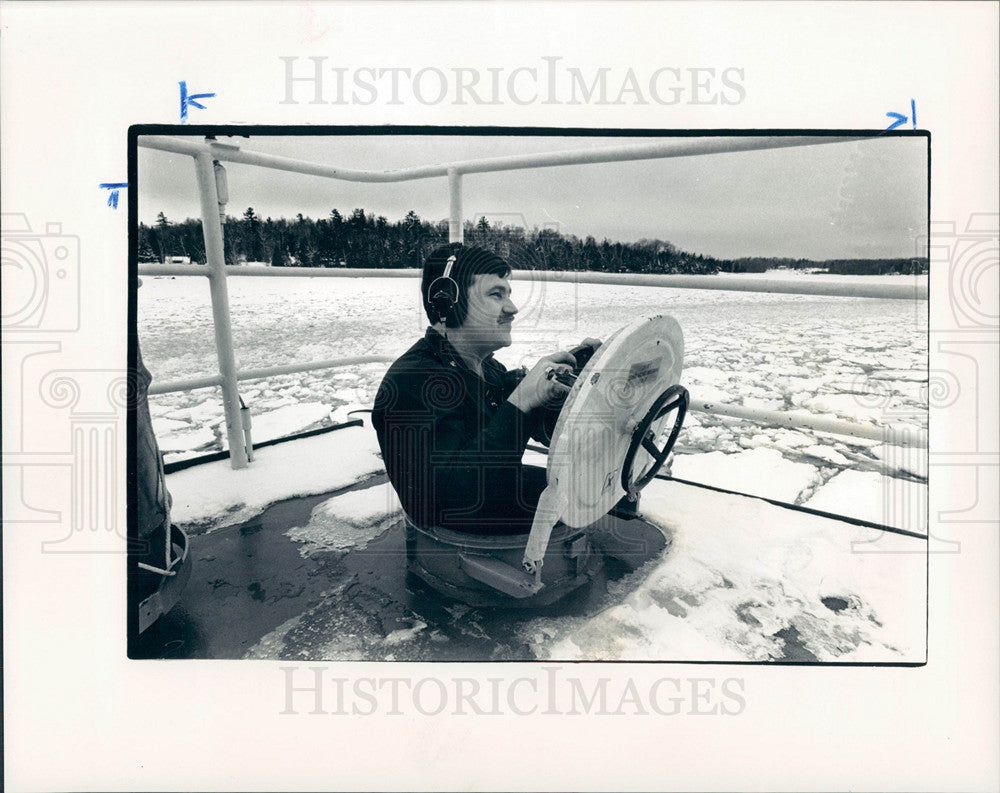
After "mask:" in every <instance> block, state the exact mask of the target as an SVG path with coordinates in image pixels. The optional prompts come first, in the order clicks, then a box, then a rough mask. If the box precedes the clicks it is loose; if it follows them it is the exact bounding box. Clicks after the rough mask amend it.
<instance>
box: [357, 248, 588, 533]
mask: <svg viewBox="0 0 1000 793" xmlns="http://www.w3.org/2000/svg"><path fill="white" fill-rule="evenodd" d="M509 277H510V267H509V266H508V264H507V263H506V262H505V261H504V260H503V259H501V258H500V257H499V256H496V255H495V254H493V253H491V252H489V251H486V250H483V249H482V248H474V247H464V246H462V245H459V244H452V245H448V246H445V247H442V248H438V249H437V250H435V251H434V252H433V253H431V255H430V256H429V257H428V258H427V261H426V262H425V263H424V270H423V278H422V280H421V295H422V297H423V304H424V310H425V311H426V313H427V316H428V318H429V319H430V321H431V326H430V327H429V328H428V329H427V332H426V333H425V334H424V337H423V338H422V339H420V340H419V341H418V342H417V343H416V344H414V345H413V346H412V347H411V348H410V349H409V350H407V351H406V353H404V354H403V356H402V357H401V358H399V360H397V361H396V362H395V363H394V364H393V365H392V366H391V367H390V368H389V371H388V372H387V373H386V375H385V378H384V379H383V380H382V384H381V386H380V387H379V390H378V394H377V395H376V397H375V407H374V410H373V412H372V423H373V425H374V427H375V431H376V433H377V434H378V442H379V446H380V448H381V449H382V457H383V459H384V460H385V467H386V471H387V472H388V474H389V480H390V481H391V482H392V485H393V487H394V488H395V489H396V492H397V494H398V495H399V498H400V501H401V502H402V505H403V509H404V510H405V511H406V513H407V515H409V516H410V518H411V519H412V520H413V521H414V522H415V523H417V524H418V525H422V526H440V527H443V528H448V529H452V530H455V531H465V532H474V533H479V534H523V533H527V532H528V531H529V530H530V528H531V521H532V517H533V515H534V511H535V507H536V506H537V503H538V497H539V495H540V493H541V492H542V490H543V489H544V488H545V471H544V469H541V468H532V467H525V466H523V465H522V463H521V457H522V455H523V454H524V450H525V446H526V445H527V442H528V437H529V436H533V437H535V438H536V439H538V440H541V441H543V442H547V441H548V439H549V438H548V434H547V433H551V430H552V428H553V426H554V423H555V418H556V417H557V416H558V410H559V406H560V402H561V400H562V399H564V398H565V396H566V394H567V393H568V391H569V387H568V386H566V385H563V384H562V383H560V382H558V381H557V380H554V379H551V378H549V377H547V373H548V371H549V370H551V369H553V368H554V369H557V370H558V369H563V370H571V369H572V367H573V365H574V364H575V361H574V358H573V356H572V355H571V354H570V353H568V352H556V353H554V354H552V355H548V356H546V357H544V358H542V359H541V360H539V361H538V363H537V364H536V365H535V366H534V368H532V369H531V370H530V371H525V370H523V369H521V370H516V371H512V372H508V371H507V369H506V368H505V367H504V366H503V365H502V364H500V363H499V362H498V361H496V360H495V359H494V358H493V354H492V353H493V352H494V350H499V349H500V348H501V347H507V346H509V345H510V344H511V323H512V322H513V320H514V315H515V314H516V313H517V306H515V305H514V304H513V303H512V302H511V297H510V292H511V290H510V282H509ZM588 342H592V343H593V344H595V345H596V344H599V342H596V341H592V340H588Z"/></svg>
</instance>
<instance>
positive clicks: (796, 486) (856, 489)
mask: <svg viewBox="0 0 1000 793" xmlns="http://www.w3.org/2000/svg"><path fill="white" fill-rule="evenodd" d="M776 275H777V276H779V277H787V278H801V279H811V278H821V279H824V280H826V279H837V280H853V279H851V278H850V277H843V276H824V275H805V274H798V273H792V272H788V273H768V274H766V276H755V275H746V276H743V277H745V278H747V279H753V278H760V277H767V278H773V277H775V276H776ZM708 277H710V276H708ZM856 279H860V280H862V281H863V282H867V283H874V282H877V281H887V282H891V283H911V282H912V280H913V279H911V278H909V277H903V276H858V277H856ZM143 281H144V285H143V287H142V288H141V289H140V290H139V338H140V344H141V346H142V353H143V357H144V360H145V362H146V365H147V367H148V368H149V369H150V371H151V372H152V374H153V377H154V382H164V381H169V380H175V379H177V378H181V377H191V376H197V375H210V374H213V373H215V372H216V371H217V370H216V358H215V351H214V340H213V333H212V314H211V306H210V301H209V290H208V284H207V281H206V279H204V278H166V277H157V278H149V277H147V278H144V279H143ZM417 290H418V282H417V280H416V279H410V278H363V279H362V278H297V277H296V278H230V279H229V294H230V303H231V314H232V325H233V335H234V340H235V348H236V358H237V362H238V366H239V367H240V368H241V369H248V368H256V367H262V366H268V365H276V364H285V363H293V362H309V361H316V360H322V359H328V358H336V357H342V356H353V355H371V354H376V355H389V356H396V355H398V354H400V353H402V352H403V351H404V350H406V349H407V348H408V347H409V346H410V345H411V344H412V343H413V341H414V340H416V338H418V337H419V336H420V335H422V333H423V331H424V328H425V327H426V324H427V323H426V318H425V317H424V315H423V313H422V311H421V310H420V303H419V297H418V293H417ZM513 300H514V302H515V303H516V304H517V305H518V306H519V308H520V313H519V314H518V317H517V320H516V321H515V324H514V339H515V343H514V345H513V346H512V347H509V348H507V349H504V350H501V351H500V352H499V353H498V354H497V358H498V359H499V360H501V361H502V362H503V363H504V364H506V365H507V366H508V367H512V366H519V365H521V364H522V363H524V364H531V363H533V362H534V360H535V359H536V358H537V357H538V356H540V355H542V354H545V353H547V352H550V351H552V350H554V349H556V348H566V347H569V346H572V345H574V344H576V343H578V342H579V341H580V340H581V339H582V338H583V337H585V336H597V337H599V338H606V337H607V336H608V335H609V334H610V333H612V332H613V331H615V330H617V329H618V328H619V327H621V326H623V325H625V324H627V323H628V322H631V321H632V320H634V319H635V318H637V317H640V316H644V315H653V314H670V315H672V316H674V317H675V318H676V319H677V320H678V321H679V322H680V324H681V327H682V328H683V329H684V337H685V358H684V373H683V375H682V380H681V382H682V383H683V384H684V385H685V386H687V387H688V389H689V390H690V391H691V394H692V396H693V397H695V398H699V399H705V400H712V401H719V402H728V403H734V404H741V405H745V406H750V407H757V408H763V409H767V410H795V411H805V412H808V413H812V414H816V415H824V416H832V417H837V418H841V419H847V420H855V421H862V422H876V423H883V422H889V423H892V424H901V425H906V426H910V427H914V428H925V427H926V420H927V334H926V328H927V303H926V301H925V302H912V301H906V300H880V299H863V298H830V297H819V296H807V295H771V294H762V293H745V292H722V291H710V290H691V289H663V288H649V287H628V286H598V285H589V284H581V285H578V284H573V283H531V282H523V281H521V282H518V281H515V282H514V293H513ZM384 370H385V365H384V364H372V365H364V366H351V367H345V368H342V369H333V370H324V371H317V372H308V373H303V374H296V375H285V376H280V377H275V378H272V379H269V380H259V381H248V382H244V383H242V384H241V386H242V387H241V395H242V397H243V399H244V400H245V402H246V404H247V405H248V406H249V408H250V410H251V413H252V415H253V417H254V431H253V434H254V439H255V440H256V441H258V442H259V441H261V440H264V439H266V438H268V437H275V436H280V435H282V434H288V433H291V432H295V431H297V430H301V429H305V428H307V427H313V426H320V425H322V424H324V423H329V421H330V415H331V411H333V412H334V418H340V417H343V415H344V413H345V411H346V410H347V409H348V408H350V407H370V406H371V402H372V398H373V396H374V393H375V390H376V388H377V387H378V383H379V381H380V379H381V377H382V374H383V372H384ZM338 409H339V410H338ZM151 410H152V413H153V417H154V422H155V426H156V430H157V435H158V439H159V441H160V444H161V448H162V449H163V451H164V452H165V453H166V454H167V459H168V460H170V459H178V458H180V457H184V456H190V455H191V454H193V453H195V452H203V451H206V450H209V449H218V448H222V441H223V438H224V434H225V433H224V428H223V427H222V406H221V402H220V401H219V393H218V390H217V389H201V390H198V391H193V392H188V393H176V394H167V395H161V396H155V397H152V398H151ZM676 451H677V455H678V457H677V461H676V463H675V465H674V471H673V472H674V474H675V475H676V476H679V477H682V478H686V479H690V480H693V481H699V482H704V483H707V484H713V485H717V486H721V487H726V488H729V489H733V490H738V491H740V492H747V493H755V494H758V495H765V496H768V497H772V498H779V499H782V500H785V501H791V502H796V503H807V504H809V505H810V506H816V507H818V508H821V509H827V510H829V511H834V512H837V511H841V512H848V513H852V514H854V515H855V516H856V517H865V518H868V519H871V520H877V521H879V522H882V519H883V518H884V515H883V513H884V507H883V502H884V501H885V498H884V494H885V493H886V492H888V491H889V490H891V489H893V488H896V489H898V488H903V489H905V490H907V491H908V492H909V490H911V489H912V487H913V486H918V487H919V486H921V485H922V484H923V483H924V482H925V480H926V453H925V452H923V451H916V450H908V449H907V450H904V449H901V448H898V447H893V446H886V445H884V444H880V443H878V442H874V441H863V440H858V439H854V438H849V439H848V438H841V437H834V436H830V435H825V434H823V433H815V432H810V431H792V430H787V429H777V428H769V427H761V426H757V425H754V424H752V423H749V422H744V421H737V420H732V419H720V418H715V417H713V416H710V415H707V414H704V413H689V415H688V420H687V421H686V422H685V430H684V431H683V432H682V433H681V436H680V439H679V441H678V445H677V449H676ZM890 480H891V481H890ZM838 507H840V509H838Z"/></svg>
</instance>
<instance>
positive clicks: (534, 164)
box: [138, 135, 872, 183]
mask: <svg viewBox="0 0 1000 793" xmlns="http://www.w3.org/2000/svg"><path fill="white" fill-rule="evenodd" d="M870 137H872V136H865V135H829V136H817V135H790V136H787V137H773V136H772V137H766V136H759V137H705V138H697V139H695V140H677V139H668V140H658V141H655V142H652V143H639V144H631V145H619V146H607V147H601V148H594V149H577V150H572V151H562V152H542V153H538V154H515V155H508V156H505V157H484V158H481V159H478V160H460V161H457V162H450V163H442V164H438V165H422V166H418V167H415V168H399V169H396V170H390V171H361V170H355V169H350V168H338V167H336V166H333V165H323V164H321V163H312V162H304V161H302V160H295V159H292V158H290V157H280V156H277V155H274V154H264V153H262V152H255V151H246V150H243V149H241V148H239V147H238V146H234V145H232V144H228V143H219V142H217V141H208V142H205V143H202V142H200V141H191V140H184V139H183V138H176V137H171V136H169V135H143V136H141V137H140V138H139V139H138V144H139V145H140V146H143V147H145V148H148V149H158V150H160V151H169V152H173V153H175V154H188V155H191V156H197V155H199V154H209V155H210V156H211V157H212V158H213V159H215V160H218V161H220V162H234V163H241V164H243V165H257V166H260V167H262V168H275V169H277V170H279V171H288V172H291V173H301V174H307V175H310V176H323V177H326V178H328V179H340V180H343V181H347V182H376V183H386V182H406V181H411V180H413V179H432V178H435V177H439V176H448V174H449V173H454V174H455V175H457V176H461V175H464V174H470V173H496V172H498V171H513V170H521V169H527V168H547V167H553V166H560V165H586V164H592V163H608V162H628V161H634V160H654V159H664V158H671V157H693V156H698V155H703V154H728V153H733V152H742V151H760V150H763V149H781V148H791V147H797V146H818V145H822V144H824V143H845V142H853V141H859V140H865V139H866V138H870Z"/></svg>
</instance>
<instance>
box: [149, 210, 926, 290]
mask: <svg viewBox="0 0 1000 793" xmlns="http://www.w3.org/2000/svg"><path fill="white" fill-rule="evenodd" d="M464 234H465V241H466V244H469V245H478V246H480V247H483V248H487V249H489V250H492V251H493V252H495V253H497V254H499V255H500V256H502V257H503V258H505V259H507V260H508V261H509V262H510V263H511V265H512V266H513V267H515V268H516V269H537V270H589V271H597V272H613V273H618V272H630V273H688V274H703V273H717V272H727V273H741V272H764V271H766V270H769V269H773V268H775V267H786V268H794V269H808V268H817V269H826V270H827V271H829V272H838V273H854V274H869V273H878V274H882V273H894V272H900V273H911V272H926V271H927V259H926V258H924V259H916V258H913V259H843V260H836V261H830V262H823V261H814V260H809V259H782V258H767V257H746V258H740V259H718V258H715V257H712V256H704V255H702V254H694V253H688V252H687V251H682V250H680V249H678V248H677V246H675V245H673V244H672V243H670V242H667V241H665V240H659V239H643V240H639V241H638V242H629V243H623V242H612V241H610V240H608V239H603V240H602V241H601V242H598V241H597V240H596V239H595V238H594V237H592V236H587V237H585V238H584V239H582V240H581V239H580V238H579V237H577V236H575V235H572V234H563V233H561V232H559V231H558V230H556V229H552V228H542V229H539V228H537V227H536V228H533V229H526V228H524V227H523V226H516V225H508V224H502V223H497V222H494V223H490V221H489V220H488V219H487V218H486V217H480V218H479V219H478V221H477V222H475V223H472V222H471V221H467V222H466V223H465V224H464ZM223 240H224V253H225V259H226V264H230V265H235V264H244V263H247V262H263V263H266V264H270V265H272V266H274V267H361V268H373V269H397V268H411V267H413V268H418V267H421V266H422V264H423V261H424V259H425V258H426V256H427V255H428V254H429V253H430V252H431V251H432V250H433V249H434V248H436V247H438V246H440V245H443V244H445V243H446V242H447V241H448V221H447V220H439V221H429V220H425V219H423V218H421V217H419V216H418V215H417V213H416V212H414V211H412V210H411V211H410V212H408V213H407V215H406V217H405V218H403V219H402V220H400V221H396V222H389V221H388V220H387V219H386V218H385V217H384V216H383V215H373V214H370V213H366V212H365V210H364V209H361V208H358V209H355V210H353V211H352V212H351V213H350V215H348V216H346V217H345V216H344V215H342V214H341V213H340V212H339V211H338V210H336V209H334V210H332V211H331V212H330V215H329V217H326V218H320V219H318V220H314V219H312V218H307V217H303V215H302V214H301V213H300V214H298V215H297V216H296V217H295V218H294V219H293V220H287V219H285V218H279V219H278V220H273V219H271V218H264V219H261V218H260V217H259V216H258V215H257V214H256V213H255V212H254V210H253V207H249V208H247V210H246V211H245V212H244V213H243V216H242V217H239V218H236V217H232V216H227V217H226V218H225V221H224V223H223ZM138 243H139V246H138V253H139V261H140V262H144V263H145V262H162V261H165V260H166V259H167V258H168V257H176V256H185V257H189V258H190V261H191V262H192V263H197V264H204V263H205V261H206V257H205V241H204V238H203V236H202V230H201V220H200V219H192V218H188V219H186V220H183V221H181V222H177V223H175V222H171V221H170V220H168V219H167V217H166V216H165V215H164V214H163V213H162V212H160V213H159V215H158V216H157V219H156V222H155V223H154V224H153V225H151V226H147V225H146V224H144V223H140V224H139V239H138Z"/></svg>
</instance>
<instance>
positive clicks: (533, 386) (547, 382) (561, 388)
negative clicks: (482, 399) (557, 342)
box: [507, 352, 576, 413]
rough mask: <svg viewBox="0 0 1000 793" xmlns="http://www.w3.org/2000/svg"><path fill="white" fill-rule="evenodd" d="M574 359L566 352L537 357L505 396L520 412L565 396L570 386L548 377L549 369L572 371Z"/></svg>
mask: <svg viewBox="0 0 1000 793" xmlns="http://www.w3.org/2000/svg"><path fill="white" fill-rule="evenodd" d="M575 365H576V359H574V358H573V356H572V355H570V354H569V353H568V352H556V353H552V355H546V356H545V357H544V358H539V359H538V363H536V364H535V365H534V366H533V367H532V368H531V370H530V371H529V372H528V373H527V374H526V375H525V376H524V379H523V380H522V381H521V383H520V384H519V385H518V387H517V388H515V389H514V391H513V392H512V393H511V395H510V396H509V397H508V398H507V401H508V402H511V403H512V404H513V405H514V407H516V408H517V409H518V410H520V411H521V412H522V413H530V412H531V411H532V410H534V409H535V408H538V407H541V406H542V405H544V404H546V403H548V402H550V401H553V400H556V399H558V398H560V397H564V396H566V394H568V393H569V390H570V387H569V386H568V385H564V384H562V383H560V382H559V381H558V380H555V379H549V377H548V371H549V370H550V369H556V370H563V371H566V372H572V371H573V367H574V366H575Z"/></svg>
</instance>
